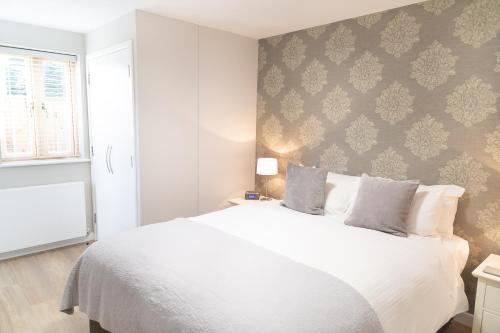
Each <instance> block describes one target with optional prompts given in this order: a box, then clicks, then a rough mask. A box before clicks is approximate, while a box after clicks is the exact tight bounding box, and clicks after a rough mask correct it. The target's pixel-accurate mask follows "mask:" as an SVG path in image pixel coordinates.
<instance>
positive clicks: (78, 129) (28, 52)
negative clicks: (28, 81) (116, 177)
mask: <svg viewBox="0 0 500 333" xmlns="http://www.w3.org/2000/svg"><path fill="white" fill-rule="evenodd" d="M0 52H1V53H7V54H12V55H20V56H28V57H39V58H43V59H49V60H56V61H61V60H62V61H67V60H71V61H72V62H74V64H75V65H74V73H73V74H74V78H73V89H74V90H75V92H74V95H73V96H74V98H73V100H74V110H73V118H74V121H75V122H76V126H75V128H74V143H75V145H76V146H77V147H78V150H77V151H78V155H74V154H71V155H70V156H57V157H55V156H50V157H49V156H47V157H30V158H25V157H24V158H23V156H20V158H17V159H11V158H9V159H2V155H1V151H0V168H6V167H7V168H10V167H17V166H31V165H45V164H67V163H83V162H90V159H89V158H88V157H86V156H87V155H88V152H86V147H85V145H84V132H83V129H84V122H83V121H84V117H83V107H82V97H83V96H82V95H83V91H82V82H81V81H82V77H81V63H80V61H79V57H78V56H77V55H74V54H67V53H60V52H53V51H46V50H34V49H29V48H24V47H18V46H10V45H7V46H4V45H0ZM30 86H31V85H30ZM30 89H31V88H30ZM34 135H35V136H36V135H38V134H37V133H34ZM0 149H1V147H0Z"/></svg>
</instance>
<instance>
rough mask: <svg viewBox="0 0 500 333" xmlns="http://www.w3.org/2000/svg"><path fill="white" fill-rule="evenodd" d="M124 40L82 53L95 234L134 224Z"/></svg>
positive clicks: (128, 53)
mask: <svg viewBox="0 0 500 333" xmlns="http://www.w3.org/2000/svg"><path fill="white" fill-rule="evenodd" d="M132 63H133V62H132V45H131V43H130V42H127V43H124V44H120V45H118V46H116V47H113V48H110V49H107V50H104V51H102V52H98V53H96V54H93V55H90V56H88V57H87V73H88V75H89V78H88V79H89V80H88V81H89V82H88V106H89V114H90V120H91V121H90V126H91V136H92V147H93V155H92V179H93V184H94V197H95V198H94V202H95V209H96V218H97V238H98V239H103V238H106V237H108V236H111V235H113V234H115V233H117V232H119V231H123V230H127V229H130V228H134V227H136V226H137V224H138V223H137V190H136V178H137V175H136V170H135V125H134V124H135V122H134V96H133V80H132Z"/></svg>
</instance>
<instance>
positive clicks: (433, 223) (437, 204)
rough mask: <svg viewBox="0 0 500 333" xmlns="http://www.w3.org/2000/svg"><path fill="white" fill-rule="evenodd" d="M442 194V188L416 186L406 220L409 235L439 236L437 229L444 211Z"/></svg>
mask: <svg viewBox="0 0 500 333" xmlns="http://www.w3.org/2000/svg"><path fill="white" fill-rule="evenodd" d="M444 192H445V190H444V189H442V188H433V187H431V186H423V185H419V186H418V188H417V192H416V193H415V196H414V197H413V202H412V203H411V207H410V212H409V214H408V218H407V220H406V223H407V230H408V232H409V233H412V234H417V235H420V236H436V235H439V233H438V231H437V229H438V226H439V222H440V220H441V216H442V213H443V211H444V209H443V208H444V207H443V202H444V201H443V196H444Z"/></svg>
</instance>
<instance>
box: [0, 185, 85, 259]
mask: <svg viewBox="0 0 500 333" xmlns="http://www.w3.org/2000/svg"><path fill="white" fill-rule="evenodd" d="M87 233H88V230H87V218H86V212H85V188H84V184H83V182H71V183H60V184H51V185H42V186H30V187H18V188H10V189H2V190H0V254H2V253H7V252H12V251H18V250H22V249H26V248H31V247H35V246H40V245H44V244H49V243H56V242H60V241H64V240H69V239H75V238H81V237H85V236H87Z"/></svg>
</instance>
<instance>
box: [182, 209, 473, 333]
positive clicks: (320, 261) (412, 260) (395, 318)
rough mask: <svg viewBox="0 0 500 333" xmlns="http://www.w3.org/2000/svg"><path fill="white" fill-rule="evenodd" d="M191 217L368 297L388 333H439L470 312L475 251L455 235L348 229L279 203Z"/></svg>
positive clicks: (332, 218)
mask: <svg viewBox="0 0 500 333" xmlns="http://www.w3.org/2000/svg"><path fill="white" fill-rule="evenodd" d="M191 220H194V221H198V222H201V223H205V224H207V225H210V226H212V227H214V228H218V229H220V230H222V231H224V232H226V233H229V234H232V235H234V236H238V237H241V238H243V239H246V240H248V241H250V242H252V243H254V244H256V245H259V246H261V247H264V248H266V249H269V250H271V251H274V252H276V253H279V254H281V255H284V256H286V257H288V258H290V259H292V260H294V261H296V262H299V263H302V264H305V265H308V266H310V267H314V268H316V269H319V270H321V271H323V272H326V273H329V274H332V275H334V276H336V277H337V278H339V279H341V280H343V281H344V282H346V283H348V284H349V285H351V286H352V287H353V288H354V289H356V290H357V291H358V292H359V293H360V294H361V295H363V296H364V297H365V298H366V300H367V301H368V303H369V304H370V305H371V306H372V307H373V309H374V310H375V312H376V313H377V315H378V317H379V320H380V322H381V324H382V326H383V328H384V330H385V332H386V333H402V332H405V333H434V332H436V331H437V330H438V329H439V328H440V327H441V326H443V325H444V324H445V323H446V322H447V321H448V320H449V319H450V318H451V317H453V316H454V315H456V314H458V313H461V312H464V311H467V309H468V303H467V298H466V296H465V293H464V287H463V281H462V278H461V277H460V273H461V272H462V270H463V268H464V266H465V262H466V260H467V256H468V252H469V247H468V243H467V242H466V241H465V240H463V239H461V238H459V237H456V236H455V237H454V238H452V239H449V240H443V239H441V238H438V237H421V236H416V235H410V236H409V237H408V238H403V237H396V236H392V235H388V234H384V233H382V232H377V231H373V230H368V229H361V228H355V227H350V226H346V225H344V224H343V217H342V216H332V215H328V216H312V215H307V214H302V213H299V212H296V211H293V210H290V209H288V208H285V207H281V206H280V205H279V204H277V203H275V202H270V203H261V204H258V205H255V204H247V205H240V206H236V207H232V208H229V209H226V210H223V211H219V212H214V213H210V214H206V215H202V216H198V217H194V218H191Z"/></svg>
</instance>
